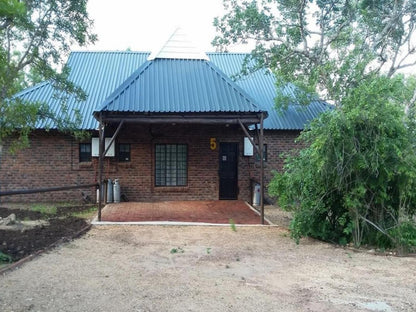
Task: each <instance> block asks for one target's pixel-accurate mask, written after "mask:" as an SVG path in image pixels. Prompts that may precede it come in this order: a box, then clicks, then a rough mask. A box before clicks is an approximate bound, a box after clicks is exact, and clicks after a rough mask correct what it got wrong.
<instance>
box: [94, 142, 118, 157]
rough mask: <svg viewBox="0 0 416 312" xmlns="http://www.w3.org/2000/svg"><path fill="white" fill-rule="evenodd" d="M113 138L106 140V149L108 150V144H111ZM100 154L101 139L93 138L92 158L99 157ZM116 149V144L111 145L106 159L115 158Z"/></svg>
mask: <svg viewBox="0 0 416 312" xmlns="http://www.w3.org/2000/svg"><path fill="white" fill-rule="evenodd" d="M110 141H111V138H105V149H107V147H108V144H109V143H110ZM99 154H100V140H99V138H92V140H91V156H92V157H98V156H99ZM115 154H116V153H115V148H114V142H113V144H111V147H110V149H109V150H108V152H107V154H105V157H114V156H115Z"/></svg>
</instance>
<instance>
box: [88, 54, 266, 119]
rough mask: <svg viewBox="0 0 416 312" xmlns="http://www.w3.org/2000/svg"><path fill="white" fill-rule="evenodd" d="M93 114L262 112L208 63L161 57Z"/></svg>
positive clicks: (150, 63)
mask: <svg viewBox="0 0 416 312" xmlns="http://www.w3.org/2000/svg"><path fill="white" fill-rule="evenodd" d="M96 111H110V112H134V113H206V112H235V113H241V112H261V111H262V110H261V109H260V108H259V106H258V105H257V104H256V103H255V100H253V99H251V97H250V96H249V95H248V94H247V93H246V92H245V91H244V90H243V89H241V88H240V87H238V86H237V85H236V84H235V83H234V82H233V81H231V79H230V78H229V77H227V76H226V75H225V74H224V73H223V72H221V71H220V70H219V69H218V68H217V67H215V66H214V65H213V64H212V63H211V62H209V61H206V60H195V59H165V58H162V59H155V60H152V61H148V62H146V63H144V64H143V65H142V66H141V67H140V68H139V69H138V70H137V71H136V72H135V73H134V74H132V75H131V76H130V77H129V78H128V79H126V80H125V82H124V83H123V84H122V85H121V86H120V87H119V88H118V89H117V90H116V91H115V92H113V93H112V94H111V95H110V96H109V97H108V98H107V99H106V100H105V102H104V103H103V105H102V106H101V107H99V108H97V109H96Z"/></svg>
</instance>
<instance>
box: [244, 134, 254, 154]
mask: <svg viewBox="0 0 416 312" xmlns="http://www.w3.org/2000/svg"><path fill="white" fill-rule="evenodd" d="M253 155H254V153H253V144H251V142H250V139H249V138H247V137H245V138H244V156H253Z"/></svg>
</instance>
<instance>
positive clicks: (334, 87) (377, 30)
mask: <svg viewBox="0 0 416 312" xmlns="http://www.w3.org/2000/svg"><path fill="white" fill-rule="evenodd" d="M224 7H225V9H226V14H225V15H224V16H222V17H221V18H219V17H218V18H216V19H215V21H214V25H215V26H216V28H217V31H218V33H219V34H218V35H217V37H216V38H215V39H214V41H213V44H214V45H215V46H217V48H218V49H219V50H225V51H226V50H227V49H228V47H229V46H232V45H233V44H237V43H251V44H253V45H254V49H253V51H252V53H251V55H250V57H249V58H250V59H252V60H254V62H250V61H249V60H247V62H246V67H245V68H244V70H243V71H245V72H250V71H252V70H256V69H257V68H258V67H268V68H270V69H272V70H273V72H274V73H275V74H276V77H277V78H278V84H279V86H280V85H284V84H286V83H293V84H295V85H296V86H297V87H298V94H297V95H296V98H287V97H285V96H283V95H282V94H280V95H279V97H278V98H277V101H276V103H277V105H278V107H279V108H280V109H285V108H286V107H287V106H288V105H289V104H290V103H293V102H299V103H300V104H304V105H307V104H308V103H309V102H310V96H311V94H319V95H320V97H321V98H324V99H327V100H330V101H333V102H334V103H335V104H336V105H339V104H340V103H341V99H342V98H343V97H344V96H345V95H346V94H347V93H348V90H350V89H351V88H354V87H356V86H358V85H359V84H360V82H361V81H362V80H363V79H365V77H367V76H371V75H373V74H375V73H379V72H380V71H384V72H385V73H387V75H388V76H389V77H391V76H392V75H393V74H394V73H396V72H398V71H399V70H403V69H405V68H408V67H410V66H413V65H415V64H416V61H415V59H414V57H413V59H412V56H413V55H414V53H415V46H416V37H415V36H414V35H413V32H414V28H415V22H416V0H404V1H394V0H379V1H369V0H353V1H351V0H328V1H322V0H309V1H307V0H262V1H256V0H253V1H238V0H224ZM250 64H256V65H254V66H252V65H250Z"/></svg>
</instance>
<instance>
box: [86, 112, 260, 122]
mask: <svg viewBox="0 0 416 312" xmlns="http://www.w3.org/2000/svg"><path fill="white" fill-rule="evenodd" d="M261 114H264V115H263V116H265V117H264V118H266V117H267V112H236V113H234V112H218V113H215V112H209V113H130V112H108V111H102V112H95V113H94V117H95V118H96V119H97V120H99V119H100V118H101V120H102V121H103V122H120V121H122V120H123V121H124V122H127V123H140V124H157V123H176V124H211V125H214V124H239V123H240V122H242V123H244V124H256V123H259V122H260V119H261Z"/></svg>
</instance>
